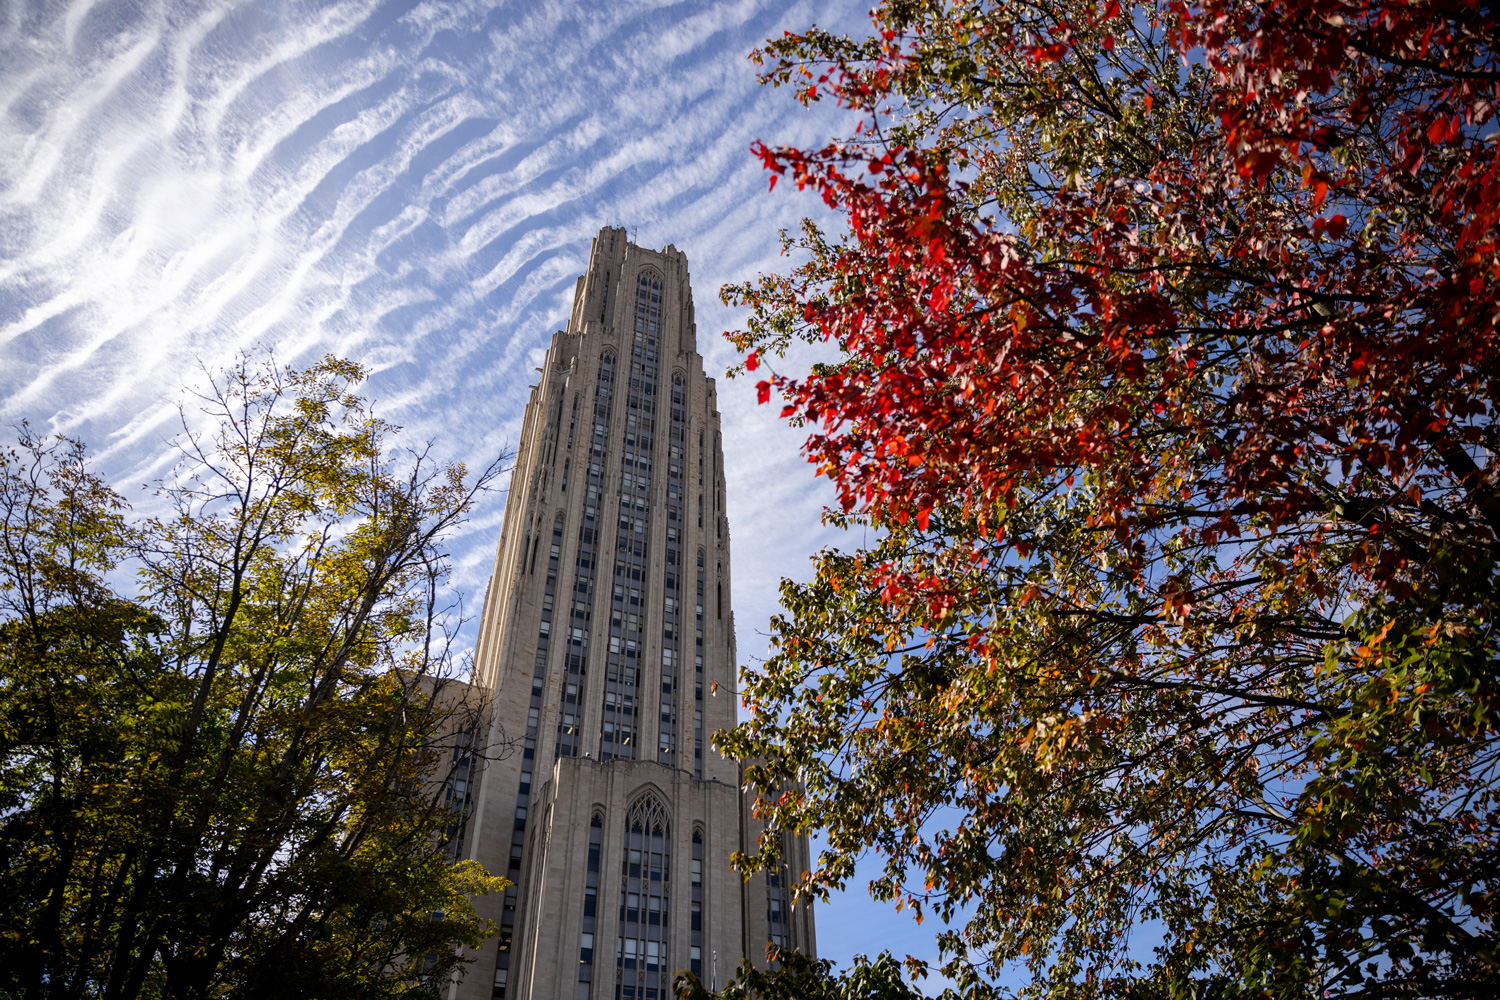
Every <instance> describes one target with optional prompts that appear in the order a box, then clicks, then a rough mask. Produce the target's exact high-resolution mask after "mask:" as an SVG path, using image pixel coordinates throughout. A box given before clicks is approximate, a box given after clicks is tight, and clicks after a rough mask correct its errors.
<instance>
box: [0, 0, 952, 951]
mask: <svg viewBox="0 0 1500 1000" xmlns="http://www.w3.org/2000/svg"><path fill="white" fill-rule="evenodd" d="M813 22H817V23H819V24H821V25H825V26H833V27H845V28H847V29H849V30H852V31H860V30H862V28H863V26H864V25H866V24H867V23H868V22H867V21H866V20H865V17H864V7H863V5H850V4H835V3H827V2H811V0H809V2H788V0H728V2H718V3H708V2H704V3H651V2H629V0H624V2H614V3H609V4H598V5H595V4H582V3H564V2H543V3H532V2H525V3H518V2H514V0H512V2H504V3H498V4H487V3H466V2H458V0H441V2H435V3H417V2H411V0H401V2H393V3H383V2H349V3H327V4H305V5H304V4H294V3H279V2H261V3H188V2H179V3H175V4H165V5H164V4H159V3H155V4H153V3H146V2H141V3H131V2H116V0H97V2H89V0H76V2H73V3H28V2H25V0H19V2H13V3H8V4H0V109H3V110H0V422H3V423H4V424H5V425H7V426H9V425H14V424H17V423H19V422H20V421H21V420H23V419H25V420H30V421H31V422H32V423H33V424H34V425H36V426H39V427H45V428H50V429H52V430H55V431H58V432H62V433H66V434H69V435H73V436H77V437H80V438H82V439H83V440H85V441H86V442H88V443H89V445H90V447H91V449H92V451H93V453H94V455H95V457H96V460H97V462H98V464H99V467H100V468H101V469H102V470H103V471H104V472H105V473H106V474H107V475H108V476H109V477H110V478H111V479H112V480H113V481H114V482H115V483H116V485H117V487H118V488H120V489H121V490H122V491H123V492H124V493H125V494H126V495H127V497H129V498H131V499H132V500H135V501H137V502H143V503H144V502H147V501H145V499H144V497H145V494H143V493H142V491H141V490H140V484H142V483H147V482H150V481H152V480H154V479H155V478H157V477H158V476H160V475H162V474H163V473H165V472H166V471H167V469H168V468H169V467H170V465H171V462H172V452H171V449H170V448H169V447H168V445H167V441H168V439H169V438H170V437H171V435H172V434H173V432H174V430H175V428H176V425H177V424H176V422H177V404H178V402H179V401H180V400H181V399H182V397H183V391H184V386H189V387H190V386H191V385H192V384H194V382H195V381H197V380H199V379H201V377H202V370H203V369H205V368H206V369H210V370H211V369H214V368H217V367H221V366H223V365H224V364H226V363H227V362H229V361H230V360H231V359H232V358H233V356H234V354H235V353H236V352H237V351H242V350H256V349H260V348H264V347H267V346H270V347H272V348H273V349H274V351H275V354H276V356H277V357H278V359H279V360H282V361H286V362H308V361H311V360H313V359H315V358H317V357H320V356H322V355H323V354H325V353H329V352H331V353H335V354H340V355H344V356H348V357H353V358H357V359H359V360H361V361H364V362H366V363H367V364H370V365H372V366H374V368H375V369H376V374H375V376H374V378H373V380H372V383H371V384H370V386H369V387H368V395H369V396H371V397H372V398H373V399H375V400H376V401H377V404H378V409H379V412H380V413H381V414H382V415H383V416H385V417H386V418H387V419H388V420H391V421H393V422H395V423H397V424H400V425H402V426H404V427H405V433H406V434H407V435H410V436H411V437H412V438H414V439H417V440H431V441H432V442H433V444H434V449H435V451H436V452H437V454H438V456H439V457H441V458H444V459H460V460H464V461H467V462H468V463H470V464H471V465H482V464H484V463H485V462H486V461H487V460H488V459H490V458H491V457H493V456H494V455H495V454H496V453H498V452H499V451H500V450H501V449H502V448H503V447H504V446H505V445H506V443H508V442H512V441H514V440H515V438H516V436H517V433H518V431H519V428H520V420H521V413H522V407H523V405H524V402H525V399H526V394H527V387H528V385H529V383H530V381H531V376H532V375H533V371H532V369H533V367H534V366H535V365H537V364H538V363H539V362H540V359H541V355H542V352H543V350H544V348H545V345H546V343H547V341H548V339H549V337H550V335H551V332H552V331H554V330H556V329H559V328H560V327H561V326H562V325H563V324H564V322H565V320H566V314H567V308H568V301H569V297H570V295H571V292H572V286H573V280H574V277H575V276H576V275H577V274H578V273H580V272H581V270H582V268H583V264H584V260H585V256H586V254H587V251H588V244H589V240H590V238H591V237H592V236H593V235H594V233H595V232H596V231H597V230H598V229H599V227H600V226H602V225H606V224H614V225H626V226H629V227H632V228H633V229H634V231H635V239H636V242H638V243H641V244H643V245H647V246H657V247H659V246H663V245H665V244H667V243H673V244H676V245H677V246H678V247H681V248H683V249H685V250H686V251H687V253H688V255H689V259H690V261H691V264H692V269H693V285H694V290H695V297H696V300H697V307H698V318H699V343H700V348H701V349H702V350H703V351H704V352H705V354H706V356H707V366H708V369H709V374H710V375H720V376H722V372H723V370H724V368H725V367H726V365H727V364H729V363H730V361H731V360H732V357H731V353H730V351H729V349H728V346H727V345H726V344H725V343H724V342H723V341H722V340H720V339H719V338H718V336H717V334H718V332H719V331H721V330H723V329H725V328H727V327H732V326H734V325H736V324H737V323H738V321H739V317H736V316H734V315H731V314H730V313H729V312H728V311H727V310H726V309H725V308H724V307H723V306H722V305H721V304H720V303H719V301H718V294H717V293H718V288H719V287H720V285H722V284H723V283H725V282H727V281H733V280H739V279H742V278H745V277H748V276H752V275H754V274H755V273H757V272H759V271H765V270H771V269H775V268H777V267H778V266H779V263H780V262H779V261H778V257H777V253H778V243H777V235H776V234H777V231H778V230H779V229H781V228H783V227H787V226H792V225H795V224H796V222H797V220H798V219H799V218H800V217H801V215H803V214H807V213H814V214H815V213H817V212H818V211H819V210H820V206H819V205H817V204H815V203H813V202H812V201H811V199H809V198H807V197H806V196H798V195H796V194H795V193H791V192H787V191H786V188H785V186H783V188H782V189H781V190H778V191H777V192H776V193H775V194H769V193H768V192H767V183H766V177H765V175H764V174H763V172H762V171H761V169H760V167H759V165H758V164H757V163H756V162H755V160H754V159H753V158H752V157H751V155H750V154H749V151H748V150H749V146H750V144H751V142H752V141H753V140H755V139H765V140H767V141H768V142H772V143H796V144H803V145H808V144H814V143H818V142H821V141H822V140H825V139H827V138H830V137H834V136H838V135H842V134H845V133H847V131H849V126H848V125H847V124H846V123H845V120H844V119H841V118H840V115H839V113H838V111H837V110H836V109H834V108H819V109H815V110H814V111H812V112H809V111H807V110H805V109H802V108H801V107H800V106H799V105H797V104H796V103H795V101H793V100H792V98H791V95H790V93H789V92H787V91H775V90H772V89H770V88H762V87H760V86H758V85H757V84H756V82H755V69H754V67H753V66H752V65H751V64H750V63H749V61H748V60H747V58H746V56H747V53H748V52H749V51H750V49H751V48H753V47H754V46H755V45H756V44H758V43H759V42H760V41H762V40H763V39H765V38H768V37H771V36H774V35H777V34H779V33H780V32H781V31H782V30H786V29H797V28H801V27H805V26H807V25H809V24H811V23H813ZM720 400H721V405H722V406H723V408H724V420H725V435H724V450H725V457H726V463H727V472H728V479H729V497H728V503H729V514H730V523H731V526H732V531H733V539H734V572H735V605H736V619H737V623H738V627H739V648H740V652H741V656H742V657H759V656H762V655H763V654H764V651H765V638H764V632H765V629H766V623H767V620H768V619H769V617H770V615H771V614H772V612H773V611H774V609H775V602H776V585H777V582H778V581H779V579H780V578H781V577H782V576H788V575H789V576H797V577H805V576H806V575H807V572H808V557H809V556H810V555H811V553H812V552H814V551H815V550H816V549H817V548H818V547H819V546H821V545H824V544H828V543H830V542H831V541H834V539H833V538H832V536H831V535H830V534H829V533H828V532H826V530H825V529H822V528H821V527H820V525H819V520H818V513H819V510H820V508H821V506H822V504H823V503H824V502H825V501H826V500H827V499H828V497H829V493H828V491H827V488H826V485H825V484H823V483H821V482H819V481H816V480H814V479H813V478H812V475H811V471H810V467H809V466H808V465H807V464H806V463H805V462H804V461H803V460H802V459H801V458H800V456H799V455H798V453H797V446H798V444H799V443H800V438H799V436H798V435H797V434H795V433H794V432H792V431H790V430H788V429H786V428H784V427H781V426H779V425H778V424H777V423H776V421H775V419H774V412H773V410H772V409H771V408H769V407H757V406H756V405H755V403H754V389H753V386H752V385H751V384H750V383H748V382H746V381H744V380H741V381H738V382H734V383H724V382H723V380H722V378H721V395H720ZM501 511H502V503H501V501H500V499H499V498H498V497H497V498H495V499H494V500H493V502H491V503H490V504H488V505H487V506H486V507H485V508H484V509H483V510H481V511H480V512H479V514H478V516H477V517H475V518H474V520H473V521H472V523H471V524H470V525H469V526H468V528H467V530H466V531H465V532H464V533H463V534H462V535H461V536H460V537H458V538H457V539H456V540H455V542H454V547H453V551H454V568H455V576H454V584H455V586H456V587H457V589H459V590H460V591H461V592H463V593H464V594H466V595H468V597H469V600H470V602H471V603H470V610H471V611H477V608H476V607H474V606H473V605H474V603H476V602H477V601H478V599H479V595H480V594H481V593H482V590H483V586H484V583H485V577H486V575H487V574H488V571H489V566H490V561H491V559H492V555H493V547H494V544H495V540H496V537H497V535H498V533H499V527H500V519H501ZM850 890H851V891H850V892H848V893H846V894H845V895H844V896H842V897H840V898H838V899H836V900H835V901H834V902H833V903H832V904H831V905H828V906H823V907H820V909H819V912H818V937H819V942H820V950H821V951H822V953H823V955H824V956H825V957H829V958H833V959H834V960H836V961H838V962H840V963H841V964H842V963H845V962H847V961H848V959H849V956H850V955H851V954H852V953H853V952H855V951H867V952H873V951H876V950H879V949H881V948H890V949H892V950H894V951H896V952H897V953H898V954H900V953H903V952H905V951H913V952H915V953H918V954H923V955H928V956H931V955H932V953H933V947H932V945H931V940H932V935H933V929H932V928H931V926H930V925H929V926H928V927H927V928H925V929H924V928H917V927H916V926H915V925H914V924H912V922H911V921H910V920H909V919H908V918H907V917H906V916H904V915H897V914H894V913H892V912H890V911H889V910H887V909H885V908H883V907H878V906H876V905H875V904H873V903H871V902H869V901H868V899H867V898H865V896H864V891H863V883H862V882H857V883H856V884H854V885H852V886H851V887H850Z"/></svg>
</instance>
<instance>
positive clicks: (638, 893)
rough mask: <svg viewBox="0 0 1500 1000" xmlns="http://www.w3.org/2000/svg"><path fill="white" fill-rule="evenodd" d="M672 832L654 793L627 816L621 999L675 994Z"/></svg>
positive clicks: (653, 999) (618, 955)
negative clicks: (670, 946)
mask: <svg viewBox="0 0 1500 1000" xmlns="http://www.w3.org/2000/svg"><path fill="white" fill-rule="evenodd" d="M671 835H672V828H671V823H670V821H669V818H668V816H667V810H666V807H665V806H664V805H663V804H662V802H661V800H660V799H658V798H657V797H656V796H655V795H653V794H651V793H650V792H647V793H646V794H645V795H643V796H641V797H640V798H639V799H637V800H636V801H635V803H634V804H633V805H632V806H631V807H630V810H629V812H628V813H627V814H626V819H625V857H624V858H623V860H622V865H621V872H620V874H621V876H622V879H621V890H620V938H619V942H618V943H617V944H616V946H615V970H616V977H617V978H616V984H615V1000H667V998H668V997H670V996H671V993H670V989H671V979H672V972H673V965H672V962H671V958H670V956H669V955H668V953H667V942H668V941H669V940H671V934H670V928H668V926H667V914H668V912H669V903H670V900H669V898H668V895H667V886H668V884H669V883H670V882H671V878H672V872H671V867H672V865H671V862H672V857H671V855H672V839H671Z"/></svg>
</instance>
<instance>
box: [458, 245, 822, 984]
mask: <svg viewBox="0 0 1500 1000" xmlns="http://www.w3.org/2000/svg"><path fill="white" fill-rule="evenodd" d="M735 664H736V660H735V642H734V613H733V611H732V610H731V607H730V572H729V526H728V521H727V519H726V518H725V514H724V469H723V458H722V448H721V441H720V433H719V413H718V407H717V404H716V401H715V396H714V382H713V380H712V379H710V378H707V377H706V376H705V375H704V371H703V358H702V356H701V355H699V354H698V352H697V340H696V329H695V327H694V323H693V300H692V293H691V290H690V288H689V282H688V266H687V258H686V256H685V255H684V254H683V253H682V251H680V250H678V249H676V248H675V247H672V246H668V247H667V248H666V249H665V250H660V251H655V250H647V249H644V248H641V247H638V246H635V245H634V244H632V243H630V242H629V241H628V240H627V239H626V234H625V231H624V230H623V229H604V230H602V231H601V232H600V233H599V235H598V237H597V238H595V240H594V243H593V247H592V250H591V252H590V254H589V263H588V270H587V271H586V273H584V274H583V275H582V276H580V277H579V279H578V283H577V286H576V288H575V290H574V294H573V310H572V314H571V316H570V317H569V320H568V328H567V330H565V331H563V332H559V333H557V334H555V335H554V336H553V339H552V344H551V347H550V348H549V349H548V351H547V357H546V361H545V363H544V364H543V366H542V369H541V377H540V379H539V380H538V384H537V385H536V386H535V387H534V388H533V390H532V393H531V399H530V401H529V403H528V404H527V407H526V416H525V422H524V425H523V427H522V432H521V441H520V445H519V448H518V452H517V456H516V467H515V471H514V473H513V475H512V478H511V488H510V494H509V497H508V499H507V502H506V508H505V521H504V526H503V528H502V531H501V535H500V544H499V550H498V552H497V554H496V557H495V568H494V573H493V576H492V577H491V579H490V584H489V589H488V591H487V592H486V595H485V602H484V612H483V616H482V618H481V624H480V635H479V643H478V647H477V649H476V652H475V669H474V679H473V680H474V684H475V685H476V686H478V687H480V688H481V689H482V690H484V691H486V692H492V693H493V698H494V709H493V716H492V725H491V727H490V736H489V739H490V740H491V741H492V743H493V745H492V746H491V748H490V752H488V753H486V754H484V755H482V756H483V758H484V759H487V760H488V763H487V764H485V765H484V767H483V770H482V771H481V772H479V773H478V775H477V776H476V780H477V786H476V787H475V788H474V789H472V790H470V792H469V794H470V796H471V803H472V804H471V806H470V818H469V821H468V823H467V826H466V829H465V832H464V836H463V846H464V850H465V852H466V853H467V855H468V856H469V857H472V858H475V859H477V860H478V861H480V862H481V863H482V864H483V865H484V866H485V867H486V868H487V869H489V870H490V871H491V872H493V873H496V874H504V875H506V877H508V878H510V879H511V880H512V881H514V882H515V886H514V887H513V888H512V889H510V890H509V891H507V892H506V893H505V895H504V897H503V899H502V898H500V897H498V896H496V897H487V898H485V899H482V900H480V901H479V906H480V909H481V912H486V911H487V912H488V915H489V916H491V917H492V918H493V919H494V920H495V921H496V922H497V923H498V924H499V925H500V926H501V935H500V940H499V942H498V944H497V945H489V946H487V947H486V950H485V951H484V952H482V953H480V954H479V955H478V958H477V961H476V962H475V963H474V965H472V966H471V967H470V969H469V972H468V975H467V976H466V978H465V980H464V982H463V983H462V985H461V986H460V987H459V989H458V998H459V1000H490V998H496V1000H499V998H504V1000H513V998H515V1000H574V998H576V1000H667V998H669V997H670V996H671V980H672V976H673V975H674V974H675V973H676V971H677V970H679V969H692V970H694V971H697V972H698V973H699V975H700V977H701V978H702V979H703V980H704V982H705V983H707V982H709V981H710V979H711V978H713V977H714V976H715V975H717V977H718V980H719V983H720V984H721V985H722V983H723V982H724V980H725V979H726V978H727V977H728V975H729V974H730V973H731V972H732V970H733V969H734V967H735V966H736V965H737V964H738V963H739V961H740V959H741V958H745V957H749V958H751V959H752V960H757V961H760V960H763V959H764V956H765V950H766V945H767V943H768V942H775V943H777V944H780V945H783V946H788V947H792V948H796V949H798V950H801V951H804V952H807V953H809V954H811V953H813V952H814V949H815V943H814V937H813V922H812V912H811V910H810V909H809V908H806V907H803V906H799V907H797V908H796V909H795V910H794V909H792V908H791V907H790V905H789V903H790V898H789V893H788V891H787V889H786V886H787V884H788V883H787V877H786V875H787V873H786V872H785V871H783V872H782V873H781V874H780V875H776V874H772V875H757V876H755V877H754V878H752V879H751V880H750V881H748V882H744V881H742V880H741V878H740V876H739V875H738V873H736V872H734V871H732V870H731V869H730V867H729V855H730V852H731V851H734V850H741V849H744V850H753V848H754V845H755V840H756V837H757V836H758V835H759V833H760V826H759V824H758V823H757V821H756V820H755V819H754V817H752V816H751V815H750V810H749V807H748V799H747V798H746V796H745V795H744V794H742V792H741V784H742V782H741V774H740V768H739V766H738V765H737V764H736V763H735V762H734V761H731V760H727V759H725V758H723V757H721V756H719V755H718V754H717V753H715V752H714V750H713V748H712V747H711V746H710V745H709V737H710V736H711V734H712V733H713V732H714V730H716V729H721V728H725V727H728V726H732V725H734V723H735V717H736V708H737V701H738V699H737V695H736V685H735ZM507 740H510V741H515V742H516V743H517V746H516V748H515V750H514V751H512V752H510V753H508V754H506V753H502V752H501V748H500V744H501V743H502V742H503V741H507ZM786 848H787V850H786V856H787V859H788V863H789V865H790V866H791V867H792V868H795V869H797V870H800V868H801V867H802V866H805V864H806V856H807V845H806V842H805V841H804V840H801V839H797V838H791V839H790V842H789V843H788V844H787V845H786Z"/></svg>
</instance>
